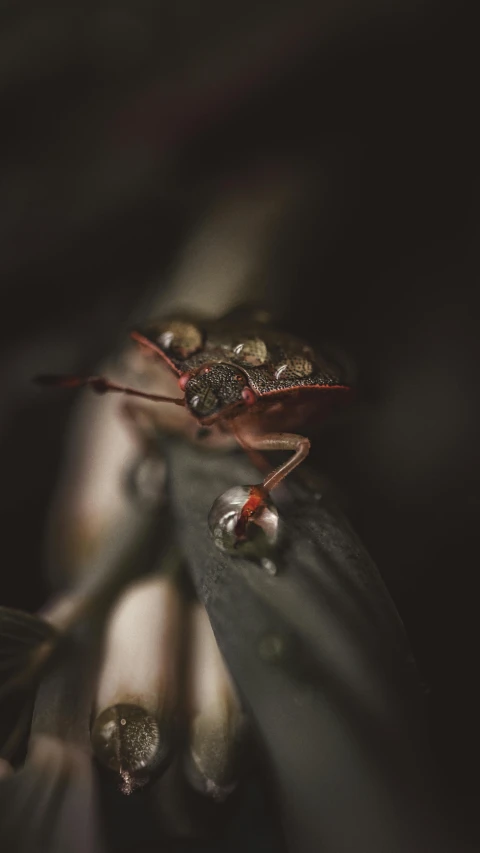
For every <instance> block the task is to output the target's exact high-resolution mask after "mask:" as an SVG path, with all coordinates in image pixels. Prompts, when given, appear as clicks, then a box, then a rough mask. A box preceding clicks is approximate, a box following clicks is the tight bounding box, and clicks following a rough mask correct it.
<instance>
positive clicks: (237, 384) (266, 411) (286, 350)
mask: <svg viewBox="0 0 480 853" xmlns="http://www.w3.org/2000/svg"><path fill="white" fill-rule="evenodd" d="M131 337H132V338H133V340H134V341H136V342H137V343H138V344H139V345H140V346H141V347H142V348H143V349H144V350H146V351H148V353H149V355H152V356H153V357H157V358H158V359H159V360H161V361H163V362H164V363H166V365H167V366H168V367H169V368H170V370H171V371H172V373H173V374H174V375H175V376H176V377H177V381H178V385H179V388H180V390H181V391H182V392H183V396H182V397H178V398H173V397H166V396H162V395H158V394H151V393H147V392H144V391H140V390H137V389H135V388H131V387H129V386H125V385H120V384H118V383H115V382H111V381H110V380H108V379H106V378H105V377H102V376H88V377H79V376H43V377H38V380H39V381H40V382H42V383H43V384H56V385H61V386H64V387H79V386H82V385H90V386H91V387H92V388H93V389H94V390H95V391H97V392H98V393H105V392H108V391H117V392H122V393H125V394H128V395H131V396H135V397H140V398H144V399H147V400H152V401H157V402H168V403H173V404H175V405H177V406H183V407H185V408H186V410H187V411H188V413H189V414H190V415H191V416H192V417H193V418H194V419H195V420H196V422H197V424H198V426H199V429H200V430H205V429H208V428H209V427H212V426H217V427H219V428H220V429H221V431H223V432H230V433H232V434H233V435H234V436H235V438H236V439H237V441H238V442H239V444H240V445H241V446H242V447H243V448H244V449H245V450H246V451H247V452H249V453H250V454H251V455H252V457H253V459H254V461H255V463H256V464H257V466H258V467H260V468H261V469H262V468H265V460H264V459H263V456H261V454H262V452H263V451H278V450H286V451H291V456H290V457H289V458H288V459H287V460H286V461H285V462H283V463H282V464H281V465H279V466H278V467H277V468H275V469H274V470H273V471H268V473H266V474H265V477H264V479H263V481H262V482H261V483H258V484H255V485H253V486H250V487H249V492H248V496H247V498H246V500H245V503H244V505H243V508H242V510H241V512H240V514H239V517H238V521H237V523H236V527H235V533H236V536H237V537H238V539H239V540H242V539H244V538H245V537H246V532H247V527H248V524H249V522H250V521H251V520H252V519H254V518H255V517H256V516H258V514H259V513H260V512H261V511H262V509H263V508H264V507H265V503H266V500H267V496H268V494H269V493H270V492H271V491H272V489H274V488H275V487H276V486H278V484H279V483H281V482H282V480H283V479H284V478H285V477H286V476H287V474H289V473H290V472H291V471H293V469H294V468H296V467H297V465H299V464H300V463H301V462H302V461H303V460H304V459H305V458H306V456H307V455H308V452H309V449H310V442H309V439H308V438H306V437H305V436H304V435H302V434H301V432H299V431H300V430H302V428H303V429H305V428H306V427H307V426H312V425H314V426H315V425H317V424H318V423H320V422H322V421H323V420H324V419H325V417H326V416H327V415H328V414H329V412H330V411H331V409H332V408H333V407H334V406H335V405H337V404H338V403H340V402H343V401H346V400H347V399H348V398H349V397H350V396H351V395H352V388H351V385H350V383H349V381H348V379H347V378H346V375H345V371H344V369H343V368H342V367H340V366H339V365H338V364H336V363H334V362H333V361H330V360H328V359H327V358H326V357H325V356H324V355H322V354H320V353H318V352H314V350H313V348H312V347H310V346H309V345H308V344H306V343H305V342H304V341H302V340H300V339H299V338H296V337H294V336H292V335H290V334H287V333H285V332H281V331H278V330H277V329H275V328H272V327H271V326H270V324H269V322H268V318H267V316H266V315H265V313H264V312H261V311H256V312H255V311H250V312H249V311H245V310H243V311H241V310H236V311H234V312H232V313H231V314H229V315H227V316H225V317H223V318H222V319H219V320H215V321H199V320H197V319H196V318H192V317H188V316H175V317H170V318H166V319H162V320H159V321H158V322H152V323H151V324H149V325H148V326H146V327H145V328H144V329H136V330H134V331H132V333H131ZM158 423H159V425H161V418H158Z"/></svg>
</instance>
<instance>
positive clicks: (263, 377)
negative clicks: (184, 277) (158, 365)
mask: <svg viewBox="0 0 480 853" xmlns="http://www.w3.org/2000/svg"><path fill="white" fill-rule="evenodd" d="M142 334H144V336H145V338H146V339H147V340H148V341H149V342H150V343H151V344H152V345H153V348H154V349H155V350H156V351H157V352H158V354H159V355H160V356H161V357H162V358H164V359H165V361H166V362H167V363H168V364H169V365H170V367H171V368H172V369H173V370H174V371H175V372H176V373H177V374H178V375H180V374H184V373H191V372H192V371H195V370H197V369H198V368H199V367H201V366H202V365H204V364H211V363H216V362H228V363H229V364H232V365H234V366H235V367H238V368H240V369H241V370H242V371H243V373H244V374H245V375H246V376H247V378H248V381H249V384H250V386H251V388H252V389H253V390H254V391H255V392H256V394H257V395H258V396H262V397H263V396H266V395H272V394H281V393H286V392H288V391H290V390H293V389H301V388H305V389H307V388H308V389H311V390H313V389H325V390H327V389H329V388H330V389H332V390H333V389H334V388H341V389H342V390H343V391H344V390H346V389H348V382H346V381H345V377H344V376H343V375H342V370H341V368H340V367H339V366H338V365H336V364H333V363H329V362H328V361H327V360H326V359H325V358H324V357H323V356H320V355H319V354H318V353H314V352H313V350H312V348H311V347H310V346H308V344H306V343H305V342H304V341H301V340H299V339H298V338H295V337H293V336H292V335H290V334H286V333H284V332H280V331H277V330H275V329H272V328H270V327H269V326H267V325H265V324H264V323H259V322H257V321H256V320H255V318H252V319H249V318H248V317H247V318H242V319H241V320H238V319H236V318H232V317H229V316H227V317H225V318H223V319H220V320H215V321H205V322H203V321H202V322H199V321H198V320H194V319H191V318H185V317H174V318H173V317H172V318H169V319H164V320H161V321H159V322H158V323H154V324H152V325H151V326H150V327H149V328H147V329H146V330H144V331H143V332H142ZM180 353H181V355H180Z"/></svg>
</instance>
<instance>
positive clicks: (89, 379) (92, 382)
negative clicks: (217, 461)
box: [34, 374, 185, 406]
mask: <svg viewBox="0 0 480 853" xmlns="http://www.w3.org/2000/svg"><path fill="white" fill-rule="evenodd" d="M34 382H37V383H38V384H39V385H45V386H49V385H50V386H55V387H57V388H82V387H84V386H86V385H89V386H90V387H91V388H92V389H93V390H94V391H96V392H97V394H106V393H108V392H109V391H116V392H117V393H118V394H129V395H130V396H131V397H142V398H143V399H144V400H153V401H154V402H156V403H174V405H175V406H184V405H185V400H184V399H183V397H163V396H161V395H160V394H148V393H147V392H146V391H139V390H138V389H137V388H131V387H130V386H129V385H119V384H118V382H112V381H111V380H110V379H106V378H105V376H70V375H65V376H62V375H56V374H53V375H52V374H45V375H42V376H36V377H35V379H34Z"/></svg>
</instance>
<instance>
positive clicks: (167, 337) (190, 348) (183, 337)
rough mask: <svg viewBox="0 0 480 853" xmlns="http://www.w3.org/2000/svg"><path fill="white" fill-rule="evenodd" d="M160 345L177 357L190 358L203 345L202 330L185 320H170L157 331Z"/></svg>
mask: <svg viewBox="0 0 480 853" xmlns="http://www.w3.org/2000/svg"><path fill="white" fill-rule="evenodd" d="M157 342H158V345H159V346H160V347H161V348H162V350H165V352H168V353H170V354H171V355H173V356H174V357H175V358H180V359H185V358H189V357H190V356H191V355H193V354H194V353H196V352H198V350H200V349H201V348H202V346H203V335H202V332H201V330H200V329H199V328H198V327H197V326H195V325H194V324H193V323H187V322H185V321H184V320H170V321H168V322H166V323H164V324H163V325H162V326H160V328H159V329H158V332H157Z"/></svg>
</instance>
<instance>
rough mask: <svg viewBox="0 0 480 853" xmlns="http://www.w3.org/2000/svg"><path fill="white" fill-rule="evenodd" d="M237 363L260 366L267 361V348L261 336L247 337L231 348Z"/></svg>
mask: <svg viewBox="0 0 480 853" xmlns="http://www.w3.org/2000/svg"><path fill="white" fill-rule="evenodd" d="M233 352H234V353H235V356H236V359H237V360H238V362H239V364H246V365H250V366H251V367H261V366H262V364H265V363H266V362H267V361H268V350H267V345H266V343H265V341H262V339H261V338H248V339H247V340H246V341H241V342H240V343H239V344H237V345H236V346H235V347H234V348H233Z"/></svg>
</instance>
